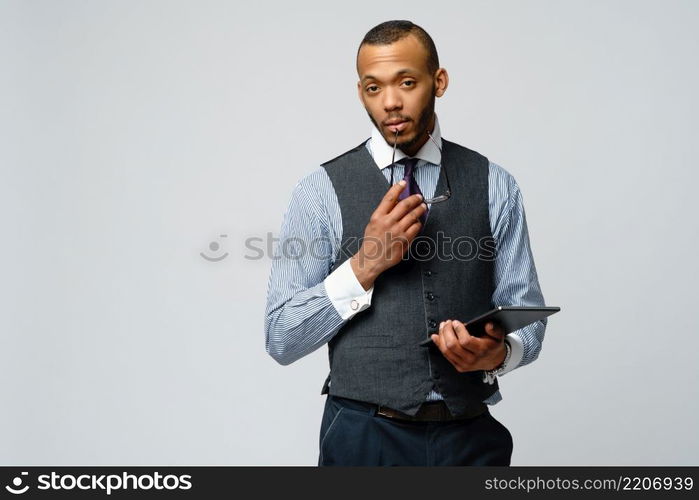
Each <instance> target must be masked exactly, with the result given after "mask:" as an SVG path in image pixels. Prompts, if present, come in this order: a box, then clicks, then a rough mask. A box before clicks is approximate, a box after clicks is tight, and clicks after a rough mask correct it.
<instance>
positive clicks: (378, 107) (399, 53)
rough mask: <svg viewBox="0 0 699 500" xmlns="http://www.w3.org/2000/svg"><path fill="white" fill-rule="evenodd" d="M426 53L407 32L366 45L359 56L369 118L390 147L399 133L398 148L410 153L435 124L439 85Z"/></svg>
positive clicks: (360, 87) (361, 91) (362, 95)
mask: <svg viewBox="0 0 699 500" xmlns="http://www.w3.org/2000/svg"><path fill="white" fill-rule="evenodd" d="M427 56H428V53H427V49H426V48H425V47H424V46H423V45H422V44H421V43H420V41H419V40H418V39H417V38H415V37H414V36H413V35H408V36H406V37H404V38H402V39H400V40H398V41H396V42H394V43H392V44H390V45H363V46H362V48H361V49H360V51H359V55H358V57H357V72H358V74H359V82H358V84H357V86H358V92H359V97H360V99H361V101H362V103H363V104H364V108H365V109H366V110H367V113H368V114H369V118H370V119H371V121H372V122H373V123H374V125H375V126H376V128H377V129H378V130H379V131H380V132H381V135H383V137H384V139H385V140H386V142H387V143H388V144H390V145H391V146H392V145H393V142H394V141H395V139H396V132H398V147H399V148H400V149H401V150H402V151H403V152H404V153H406V154H408V155H414V154H415V153H417V151H418V150H419V149H420V147H422V145H423V144H424V143H425V141H426V140H428V137H427V131H428V130H429V131H431V130H432V128H433V127H434V102H435V91H436V86H435V77H434V75H432V74H430V73H429V72H428V70H427ZM440 71H444V70H440ZM439 95H441V91H440V93H439Z"/></svg>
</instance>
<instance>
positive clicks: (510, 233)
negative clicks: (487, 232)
mask: <svg viewBox="0 0 699 500" xmlns="http://www.w3.org/2000/svg"><path fill="white" fill-rule="evenodd" d="M495 167H496V171H497V173H498V177H499V178H498V179H497V180H494V182H496V186H497V185H498V184H499V185H500V187H501V189H504V192H505V193H506V196H505V197H504V198H503V200H504V207H503V210H502V211H501V213H499V214H498V217H497V222H496V225H495V230H494V231H493V237H494V238H495V240H496V257H495V292H494V293H493V304H495V305H516V306H538V307H543V306H544V305H545V302H544V297H543V294H542V293H541V288H540V286H539V279H538V276H537V273H536V267H535V265H534V258H533V255H532V250H531V246H530V242H529V234H528V230H527V219H526V214H525V210H524V202H523V198H522V193H521V191H520V189H519V186H518V185H517V182H516V181H515V179H514V177H512V176H511V175H510V174H509V173H507V172H506V171H505V170H504V169H502V168H501V167H499V166H495ZM496 189H497V188H496ZM546 322H547V320H546V319H543V320H541V321H537V322H535V323H532V324H531V325H528V326H526V327H524V328H520V329H519V330H516V331H514V332H511V333H509V334H508V335H507V339H508V340H509V342H510V346H511V347H512V353H511V355H510V359H509V361H508V363H507V364H506V365H505V367H504V370H503V372H502V375H504V374H506V373H508V372H511V371H512V370H514V369H515V368H518V367H521V366H524V365H526V364H529V363H531V362H532V361H534V360H535V359H536V358H537V357H538V356H539V353H540V352H541V347H542V343H543V341H544V333H545V330H546Z"/></svg>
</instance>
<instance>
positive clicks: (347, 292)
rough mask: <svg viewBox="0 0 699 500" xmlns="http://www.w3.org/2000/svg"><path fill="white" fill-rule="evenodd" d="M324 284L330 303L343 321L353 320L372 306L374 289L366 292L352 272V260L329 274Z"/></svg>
mask: <svg viewBox="0 0 699 500" xmlns="http://www.w3.org/2000/svg"><path fill="white" fill-rule="evenodd" d="M323 283H324V284H325V291H326V292H327V294H328V297H329V298H330V302H332V304H333V306H335V309H336V310H337V313H338V314H339V315H340V317H341V318H342V319H345V320H347V319H351V318H352V317H353V316H354V315H355V314H357V313H358V312H361V311H364V310H365V309H367V308H369V306H370V305H371V296H372V294H373V293H374V287H373V286H372V287H371V288H370V289H369V290H364V287H363V286H362V284H361V283H360V282H359V280H358V279H357V276H356V275H355V274H354V271H353V270H352V263H351V262H350V259H347V260H346V261H345V262H343V263H342V264H341V265H340V266H339V267H338V268H337V269H335V270H334V271H333V272H331V273H330V274H328V276H327V277H326V278H325V280H324V281H323Z"/></svg>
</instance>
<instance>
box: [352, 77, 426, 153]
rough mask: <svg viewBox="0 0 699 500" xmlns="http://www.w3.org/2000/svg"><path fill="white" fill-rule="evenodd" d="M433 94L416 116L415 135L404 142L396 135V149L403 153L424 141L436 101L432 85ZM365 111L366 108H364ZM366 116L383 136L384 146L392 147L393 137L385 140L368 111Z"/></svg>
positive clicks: (379, 127)
mask: <svg viewBox="0 0 699 500" xmlns="http://www.w3.org/2000/svg"><path fill="white" fill-rule="evenodd" d="M432 88H433V92H431V94H430V100H429V102H428V103H427V106H425V107H424V108H422V111H420V116H418V119H417V123H416V126H415V135H414V136H413V138H412V139H407V140H405V141H401V140H400V138H401V135H400V134H398V142H397V143H396V147H398V148H400V150H401V151H403V152H404V153H405V152H406V149H407V150H410V149H412V148H413V147H414V146H416V145H417V144H419V143H420V142H421V141H423V140H424V136H425V135H426V132H427V129H428V127H429V125H430V121H431V119H432V115H434V104H435V100H436V96H435V95H434V85H433V86H432ZM364 109H366V108H364ZM366 112H367V115H369V119H370V120H371V122H372V123H373V124H374V126H375V127H376V128H377V130H378V131H379V132H381V135H382V136H383V138H384V140H385V141H386V144H388V145H389V146H391V147H393V141H394V140H395V135H393V136H391V137H390V138H387V137H386V136H385V135H383V130H382V128H381V126H380V125H379V123H378V122H377V121H376V120H375V119H374V117H373V116H371V113H370V112H369V110H368V109H366Z"/></svg>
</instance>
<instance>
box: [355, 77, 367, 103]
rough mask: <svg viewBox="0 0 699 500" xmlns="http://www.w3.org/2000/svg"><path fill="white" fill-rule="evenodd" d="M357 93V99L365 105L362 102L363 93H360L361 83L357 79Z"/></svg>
mask: <svg viewBox="0 0 699 500" xmlns="http://www.w3.org/2000/svg"><path fill="white" fill-rule="evenodd" d="M357 95H358V96H359V101H360V102H361V103H362V105H363V106H364V107H366V104H365V103H364V94H363V93H362V83H361V82H360V81H359V80H357Z"/></svg>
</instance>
